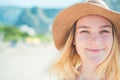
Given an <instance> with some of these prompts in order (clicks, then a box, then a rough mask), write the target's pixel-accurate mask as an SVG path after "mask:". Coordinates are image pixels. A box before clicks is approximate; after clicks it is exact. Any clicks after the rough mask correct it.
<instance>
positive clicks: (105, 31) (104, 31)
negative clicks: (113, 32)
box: [100, 30, 110, 33]
mask: <svg viewBox="0 0 120 80" xmlns="http://www.w3.org/2000/svg"><path fill="white" fill-rule="evenodd" d="M100 33H110V32H109V31H108V30H102V31H100Z"/></svg>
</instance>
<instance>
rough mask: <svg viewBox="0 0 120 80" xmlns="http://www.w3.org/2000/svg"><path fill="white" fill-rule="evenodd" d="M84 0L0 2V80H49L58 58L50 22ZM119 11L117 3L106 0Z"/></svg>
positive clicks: (119, 0)
mask: <svg viewBox="0 0 120 80" xmlns="http://www.w3.org/2000/svg"><path fill="white" fill-rule="evenodd" d="M81 1H83V0H66V1H65V0H0V80H49V78H48V77H47V70H48V69H49V66H50V65H51V64H52V62H53V61H54V58H56V56H58V55H59V51H58V50H57V49H56V48H55V46H54V43H53V38H52V32H51V28H52V23H53V21H54V18H55V16H56V15H57V14H58V13H59V12H60V11H61V10H62V9H64V8H66V7H68V6H70V5H73V4H75V3H78V2H81ZM105 1H106V3H107V4H108V5H109V6H110V8H111V9H113V10H116V11H120V0H105Z"/></svg>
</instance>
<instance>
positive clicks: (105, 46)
mask: <svg viewBox="0 0 120 80" xmlns="http://www.w3.org/2000/svg"><path fill="white" fill-rule="evenodd" d="M112 44H113V32H112V24H111V22H110V21H109V20H107V19H106V18H104V17H102V16H98V15H89V16H85V17H82V18H80V19H79V20H78V21H77V23H76V31H75V40H74V45H75V47H76V50H77V53H78V54H79V56H80V58H81V60H82V61H89V62H92V63H95V64H99V63H101V62H102V61H104V60H105V59H106V58H107V57H108V55H109V54H110V51H111V49H112Z"/></svg>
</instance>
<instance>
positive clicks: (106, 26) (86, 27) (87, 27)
mask: <svg viewBox="0 0 120 80" xmlns="http://www.w3.org/2000/svg"><path fill="white" fill-rule="evenodd" d="M80 28H85V29H90V27H89V26H78V27H77V29H80ZM100 28H112V26H110V25H103V26H101V27H100Z"/></svg>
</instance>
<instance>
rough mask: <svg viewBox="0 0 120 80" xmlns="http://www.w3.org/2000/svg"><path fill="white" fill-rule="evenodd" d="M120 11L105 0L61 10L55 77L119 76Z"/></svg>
mask: <svg viewBox="0 0 120 80" xmlns="http://www.w3.org/2000/svg"><path fill="white" fill-rule="evenodd" d="M119 30H120V13H118V12H115V11H111V10H110V9H109V8H108V6H107V5H106V4H105V3H104V2H103V1H102V0H88V1H85V2H82V3H79V4H76V5H73V6H71V7H69V8H67V9H64V10H63V11H62V12H60V13H59V14H58V15H57V17H56V19H55V21H54V23H53V38H54V42H55V45H56V48H57V49H58V50H59V51H61V55H60V57H59V58H58V59H57V61H56V63H55V64H54V65H53V66H52V68H51V72H52V74H53V75H54V76H55V77H56V80H120V51H119V44H120V43H119V35H120V33H119Z"/></svg>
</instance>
